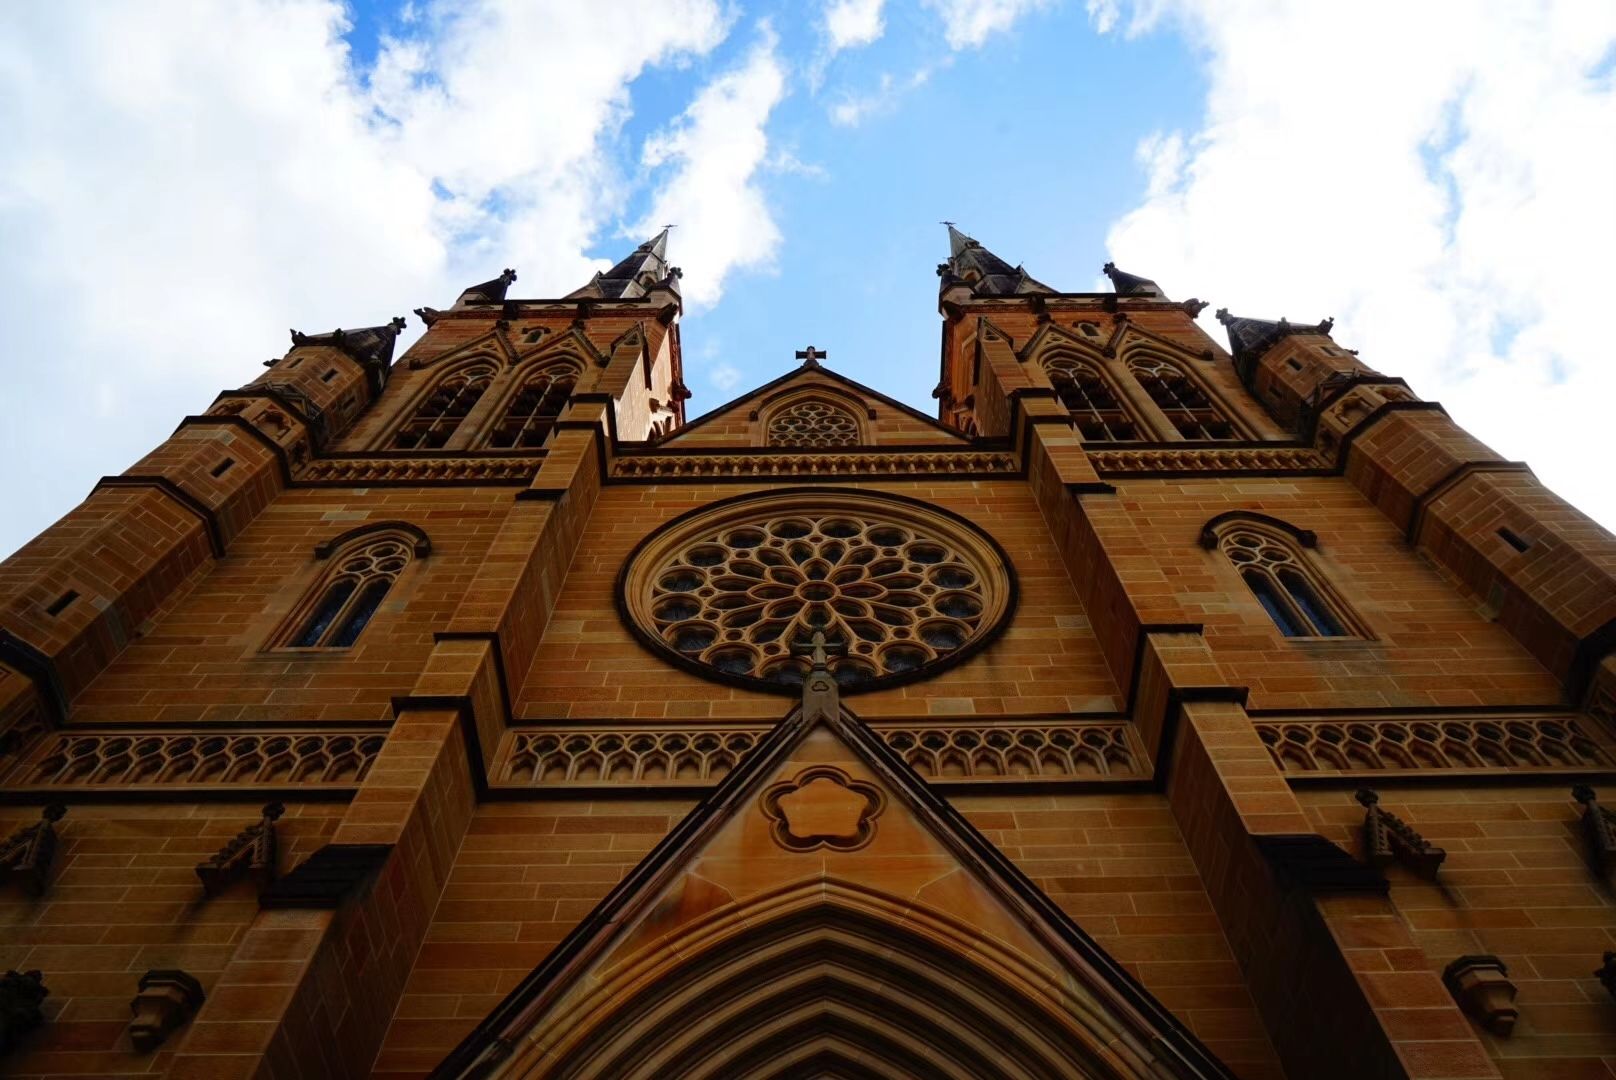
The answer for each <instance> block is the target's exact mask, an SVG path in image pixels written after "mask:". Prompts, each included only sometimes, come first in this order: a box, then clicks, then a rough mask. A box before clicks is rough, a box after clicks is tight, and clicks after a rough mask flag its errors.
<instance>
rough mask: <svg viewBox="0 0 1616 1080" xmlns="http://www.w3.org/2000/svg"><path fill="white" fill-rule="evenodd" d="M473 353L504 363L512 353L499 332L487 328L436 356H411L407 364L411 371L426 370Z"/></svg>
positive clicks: (464, 358)
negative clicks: (422, 357) (485, 330)
mask: <svg viewBox="0 0 1616 1080" xmlns="http://www.w3.org/2000/svg"><path fill="white" fill-rule="evenodd" d="M474 355H487V356H489V357H492V358H494V359H495V360H497V361H498V362H499V363H500V364H501V365H504V364H508V363H510V359H511V355H512V354H511V349H510V346H509V345H508V343H507V342H506V341H505V340H504V339H503V338H502V337H501V335H500V334H499V332H498V331H496V330H489V331H487V332H486V333H483V334H479V335H477V336H476V337H474V338H472V339H471V340H470V341H463V342H461V343H460V344H459V345H456V346H454V347H453V348H451V349H448V350H446V351H444V352H442V353H440V354H438V355H437V356H434V357H431V358H426V359H421V358H415V357H411V358H410V365H409V366H410V370H411V371H426V370H428V369H429V368H435V367H445V366H447V365H451V364H456V363H459V362H461V361H463V360H468V359H471V358H472V357H473V356H474Z"/></svg>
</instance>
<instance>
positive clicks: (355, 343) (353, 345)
mask: <svg viewBox="0 0 1616 1080" xmlns="http://www.w3.org/2000/svg"><path fill="white" fill-rule="evenodd" d="M405 325H406V324H405V322H404V318H403V316H395V317H394V318H393V319H392V320H391V321H389V322H388V323H386V324H385V325H383V326H367V327H365V328H364V329H362V330H333V331H331V332H330V333H328V334H305V333H303V332H302V331H301V330H293V331H292V347H293V348H296V347H298V346H300V345H329V346H331V347H333V348H337V349H341V350H342V351H343V352H345V353H347V354H348V355H349V356H351V357H353V358H354V360H355V361H356V362H357V363H358V364H359V365H360V366H361V367H364V368H365V369H366V370H367V372H368V373H369V374H370V376H371V378H372V380H373V381H374V383H375V385H376V388H377V390H378V392H379V391H380V389H381V386H382V384H383V383H385V382H386V381H387V373H388V371H389V370H391V368H392V366H393V343H394V342H396V341H397V340H398V333H399V331H400V330H403V329H404V327H405Z"/></svg>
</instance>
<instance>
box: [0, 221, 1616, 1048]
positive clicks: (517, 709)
mask: <svg viewBox="0 0 1616 1080" xmlns="http://www.w3.org/2000/svg"><path fill="white" fill-rule="evenodd" d="M949 242H950V248H949V256H948V259H947V261H946V262H945V263H943V265H942V266H940V267H939V268H938V273H939V275H940V278H941V286H940V303H939V309H940V313H941V316H942V326H941V331H942V333H941V338H942V341H941V359H940V371H939V381H938V383H937V386H936V389H935V390H934V391H933V394H932V396H933V397H934V398H935V400H936V402H937V409H936V415H935V416H929V415H925V414H923V413H921V412H918V411H916V410H915V409H913V408H911V407H909V406H907V405H904V404H902V403H900V402H898V401H896V400H893V399H891V398H889V397H886V396H885V395H883V394H880V393H878V392H876V391H874V390H872V389H870V388H869V387H867V386H865V385H863V384H862V383H860V382H859V381H857V380H856V379H854V378H852V377H849V374H844V373H841V372H838V371H836V370H834V369H833V368H832V367H831V366H829V363H830V359H833V358H827V357H826V356H825V355H824V354H823V353H821V352H819V351H818V350H817V349H815V348H812V347H809V348H805V349H803V350H802V351H800V352H798V353H797V358H798V360H800V361H801V362H800V364H798V365H796V366H794V367H792V368H791V369H790V370H788V371H787V372H786V373H785V374H783V375H782V376H780V377H779V378H777V379H775V380H774V381H773V382H770V383H768V384H767V385H765V386H761V387H759V388H757V389H755V390H753V391H751V392H750V393H747V394H745V395H743V396H741V397H739V398H737V399H736V400H734V401H732V402H730V403H728V404H726V405H722V406H720V407H718V408H716V409H713V410H712V411H709V412H707V413H705V414H704V415H701V416H699V417H692V416H687V407H686V406H687V400H688V399H689V398H690V396H691V395H690V392H689V391H688V390H687V389H686V387H685V383H684V375H683V366H682V360H681V347H680V326H679V318H680V313H681V301H680V292H679V271H678V270H677V268H675V267H672V266H670V265H669V264H668V262H667V252H666V246H667V234H666V233H663V234H662V235H661V236H658V237H656V238H655V239H653V240H651V241H649V242H647V243H646V244H643V245H641V246H640V247H639V248H638V249H637V250H635V251H634V252H633V253H632V254H631V255H629V257H628V258H626V259H624V260H623V261H622V262H621V263H619V264H618V265H617V266H615V267H613V268H612V269H611V270H610V271H608V272H605V273H602V274H597V275H596V276H595V278H594V279H593V280H592V281H590V282H589V283H588V284H586V285H584V286H583V287H582V288H580V289H578V290H576V291H575V292H573V293H571V294H569V295H567V296H565V297H561V298H557V299H520V298H518V296H517V294H516V292H515V290H514V288H513V286H514V283H515V281H516V274H515V273H514V272H513V271H506V272H505V273H504V274H502V275H500V276H499V277H497V278H495V279H493V280H491V281H489V282H486V283H484V284H481V285H477V286H474V287H472V288H470V289H467V290H466V291H465V292H464V293H463V294H462V295H461V296H460V298H459V300H458V301H457V302H456V303H455V304H454V305H453V306H452V307H449V308H447V309H445V310H434V309H431V308H421V309H418V311H417V314H418V315H419V317H420V318H421V320H422V321H423V322H424V323H425V324H426V327H427V329H426V332H425V334H424V336H423V337H421V338H420V340H419V341H417V342H416V343H415V344H414V345H413V346H412V347H410V348H409V349H408V350H407V351H406V352H404V353H403V355H401V356H399V357H397V358H396V359H395V357H394V355H393V354H394V343H395V339H396V338H397V336H398V333H399V331H400V330H401V329H402V328H403V326H404V322H403V320H401V319H395V320H394V321H393V322H392V323H389V324H387V325H382V326H376V327H371V328H369V329H363V330H346V331H343V330H338V331H333V332H329V333H318V334H302V333H296V332H294V333H293V335H292V347H291V349H290V350H289V351H288V352H287V353H286V354H285V355H284V356H283V357H281V358H280V359H277V360H274V361H271V362H270V363H269V364H268V365H267V370H265V371H264V372H263V374H261V375H260V376H259V377H258V378H256V379H254V380H253V381H251V382H249V383H247V384H246V385H245V386H242V387H241V388H240V389H236V390H228V391H226V392H224V393H222V394H220V395H219V396H218V398H217V399H216V401H215V402H214V403H213V405H212V406H211V407H210V408H208V409H207V410H206V411H205V412H204V413H202V414H200V415H195V416H188V417H185V418H184V419H183V420H182V421H181V422H180V423H179V426H178V428H177V429H176V430H175V432H174V434H173V435H172V436H171V437H170V438H169V439H168V440H167V441H165V442H164V443H163V444H162V445H161V446H159V447H158V448H157V449H156V450H154V451H153V452H152V453H151V454H149V455H148V456H147V457H145V458H144V459H142V460H141V461H140V462H138V463H137V464H136V465H135V466H134V467H133V468H131V469H129V470H128V471H127V472H125V473H123V474H122V475H120V476H109V477H107V478H105V479H104V480H102V481H101V482H100V483H99V484H97V485H96V487H95V489H94V490H93V491H92V492H91V493H90V495H89V496H88V497H87V498H86V499H85V500H84V502H82V503H81V504H80V505H79V506H78V507H77V508H75V509H74V510H73V511H72V512H70V513H69V514H68V515H67V516H66V517H64V518H63V519H62V520H61V521H59V522H57V523H56V524H55V525H53V526H52V527H51V528H49V529H48V530H46V531H45V532H44V533H43V534H41V535H40V536H39V537H38V538H37V539H35V540H34V541H33V542H31V543H30V544H28V545H27V546H25V547H24V548H23V549H22V550H20V551H19V552H18V553H17V554H16V555H14V556H12V557H11V558H10V559H9V560H7V561H5V562H4V563H3V564H0V795H3V802H0V971H4V972H5V974H4V976H3V979H0V1073H3V1074H5V1075H8V1076H18V1077H69V1076H71V1077H90V1076H95V1077H114V1076H116V1077H146V1078H153V1080H156V1078H164V1080H247V1078H262V1080H316V1078H341V1077H365V1076H370V1077H378V1078H389V1080H394V1078H400V1080H401V1078H405V1077H425V1076H431V1077H435V1078H443V1080H448V1078H468V1080H469V1078H481V1077H511V1078H517V1077H523V1078H540V1077H543V1078H557V1080H559V1078H584V1077H590V1078H599V1080H618V1078H636V1080H653V1078H655V1080H666V1078H678V1080H698V1078H703V1080H720V1078H723V1080H730V1078H748V1080H751V1078H757V1080H765V1078H772V1080H786V1078H804V1080H806V1078H813V1077H835V1078H845V1080H854V1078H882V1080H889V1078H908V1077H925V1078H932V1077H936V1078H946V1080H954V1078H958V1080H966V1078H970V1080H989V1078H1004V1080H1012V1078H1023V1077H1028V1078H1040V1080H1043V1078H1048V1080H1055V1078H1067V1077H1083V1078H1105V1080H1137V1078H1147V1077H1148V1078H1160V1080H1167V1078H1175V1080H1190V1078H1214V1077H1222V1078H1227V1077H1241V1078H1247V1080H1253V1078H1276V1077H1289V1078H1292V1080H1303V1078H1317V1077H1331V1078H1334V1077H1340V1078H1347V1077H1353V1078H1360V1077H1418V1078H1436V1077H1453V1078H1458V1077H1466V1078H1469V1077H1478V1078H1479V1077H1494V1078H1507V1080H1519V1078H1528V1077H1533V1078H1544V1080H1547V1078H1558V1080H1584V1078H1593V1077H1605V1078H1607V1080H1608V1078H1609V1077H1611V1076H1612V1075H1616V1073H1613V1071H1612V1070H1616V1001H1613V1000H1612V999H1611V995H1612V994H1613V993H1616V955H1613V954H1612V953H1611V952H1608V951H1607V950H1616V892H1613V891H1612V888H1611V885H1610V883H1609V878H1608V876H1607V874H1608V872H1610V871H1616V812H1613V811H1612V810H1607V809H1606V808H1605V806H1604V805H1603V804H1602V803H1601V802H1600V797H1601V795H1602V794H1604V793H1612V798H1613V802H1616V727H1613V723H1616V716H1613V713H1616V578H1613V576H1616V539H1613V538H1612V536H1611V535H1610V534H1609V533H1607V532H1605V531H1603V530H1602V529H1600V528H1599V527H1598V526H1596V525H1595V524H1593V523H1592V522H1591V521H1590V520H1589V519H1588V518H1586V517H1584V516H1583V515H1581V514H1579V513H1578V512H1577V511H1576V510H1575V509H1573V508H1572V507H1570V506H1568V505H1567V504H1565V503H1564V502H1562V501H1561V500H1560V499H1558V498H1557V497H1556V496H1555V495H1553V494H1552V493H1551V492H1549V491H1548V490H1546V489H1545V488H1544V487H1543V486H1542V485H1541V484H1540V483H1539V482H1538V481H1537V480H1536V479H1535V478H1534V476H1533V474H1532V473H1531V471H1530V470H1529V469H1528V468H1527V467H1526V466H1525V465H1523V464H1521V463H1518V462H1511V461H1506V460H1503V459H1502V458H1500V457H1499V455H1497V454H1496V453H1494V452H1492V451H1491V450H1489V449H1488V448H1487V447H1485V446H1484V445H1482V444H1481V443H1479V442H1478V441H1476V440H1475V439H1473V438H1471V437H1470V436H1469V435H1467V434H1466V433H1465V432H1464V431H1463V430H1462V429H1460V428H1459V427H1458V426H1457V425H1456V424H1455V423H1454V422H1453V421H1452V420H1451V419H1450V418H1449V417H1448V415H1447V414H1446V413H1445V412H1444V411H1443V409H1442V407H1441V406H1440V405H1439V404H1437V403H1435V402H1429V401H1423V400H1421V399H1420V398H1418V397H1417V396H1416V395H1415V394H1414V393H1413V392H1412V391H1411V390H1410V389H1409V387H1408V386H1406V385H1405V384H1404V382H1403V381H1402V380H1401V379H1399V378H1397V377H1396V376H1395V375H1394V374H1381V373H1380V372H1379V371H1378V370H1377V368H1378V367H1379V366H1380V365H1381V364H1383V363H1384V364H1388V365H1392V364H1395V358H1392V357H1365V358H1360V357H1359V356H1358V355H1357V354H1356V353H1355V352H1353V351H1352V350H1350V349H1348V348H1344V347H1342V346H1341V345H1338V344H1337V343H1336V342H1335V341H1334V340H1333V339H1332V337H1331V333H1330V331H1331V327H1330V323H1329V322H1328V321H1325V322H1321V323H1317V324H1301V323H1290V322H1286V321H1284V320H1280V321H1277V322H1276V321H1265V320H1259V319H1252V318H1242V317H1237V316H1233V315H1230V314H1228V313H1227V312H1221V311H1220V312H1218V313H1217V315H1218V319H1219V321H1220V322H1221V323H1222V324H1223V327H1224V330H1225V332H1226V334H1227V338H1228V348H1227V349H1225V348H1224V347H1223V346H1222V345H1221V344H1219V343H1218V342H1217V341H1214V340H1213V339H1212V338H1210V337H1208V336H1207V335H1206V334H1205V333H1204V332H1203V331H1202V330H1201V328H1200V327H1199V325H1198V324H1197V322H1196V320H1195V317H1196V315H1197V314H1198V313H1199V312H1200V310H1201V309H1202V308H1203V307H1204V306H1205V305H1204V304H1202V303H1201V302H1199V301H1196V300H1185V301H1175V300H1171V299H1169V298H1168V297H1166V296H1165V295H1163V293H1162V290H1161V289H1160V288H1158V287H1157V285H1156V284H1155V283H1154V282H1152V281H1150V280H1148V279H1145V278H1142V277H1139V276H1135V275H1133V274H1129V273H1126V272H1124V271H1122V270H1119V269H1117V268H1116V267H1114V266H1111V265H1109V264H1108V265H1107V266H1106V268H1105V269H1106V272H1107V274H1108V276H1109V278H1110V280H1111V282H1112V284H1113V286H1114V288H1113V290H1112V291H1109V292H1101V293H1081V292H1079V293H1069V292H1058V291H1056V290H1055V289H1054V288H1051V287H1050V286H1048V285H1045V284H1044V283H1042V282H1040V281H1039V280H1037V279H1035V278H1033V277H1032V276H1030V275H1029V274H1028V273H1027V272H1026V271H1025V270H1023V269H1021V268H1020V267H1015V266H1011V265H1009V264H1008V263H1007V262H1005V261H1004V260H1001V259H1000V258H998V257H996V256H995V255H994V254H992V253H991V252H990V251H988V250H987V249H986V248H985V247H983V246H982V245H981V244H979V243H978V242H977V241H975V240H973V239H971V238H970V237H968V236H965V235H964V234H962V233H959V232H957V231H955V230H954V229H953V228H952V227H950V229H949ZM793 344H795V343H793ZM851 374H854V375H856V374H857V373H856V372H854V373H851ZM917 389H918V388H917ZM49 449H50V448H49V447H40V448H39V452H40V453H41V454H48V453H49Z"/></svg>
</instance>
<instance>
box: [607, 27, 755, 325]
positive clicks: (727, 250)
mask: <svg viewBox="0 0 1616 1080" xmlns="http://www.w3.org/2000/svg"><path fill="white" fill-rule="evenodd" d="M777 43H778V42H777V40H776V38H775V35H774V32H773V31H772V30H771V29H769V27H768V26H767V25H765V26H764V27H763V28H762V30H761V32H760V40H759V41H758V42H757V44H756V45H754V46H753V47H752V49H751V50H750V51H749V52H748V54H747V56H746V58H745V59H744V60H743V61H742V62H741V64H740V65H739V66H737V67H735V68H733V69H731V70H729V71H726V72H724V73H723V74H721V75H719V76H717V77H716V78H714V79H713V80H712V81H711V82H709V83H708V84H707V85H706V86H704V87H702V89H701V90H700V91H698V92H697V94H696V97H695V100H693V101H692V102H691V103H690V107H689V108H687V109H686V110H685V111H684V114H683V115H681V116H680V117H679V118H678V119H677V120H676V121H674V122H673V123H672V124H671V125H669V126H668V128H667V129H666V130H664V131H662V132H660V133H658V134H657V135H655V136H653V137H652V138H650V139H647V140H646V144H645V150H644V155H643V157H644V163H645V165H646V166H648V167H649V168H652V169H661V168H671V170H672V175H671V176H669V177H668V178H667V179H666V181H662V182H659V184H658V190H657V192H656V195H655V197H654V198H653V200H652V205H651V210H650V212H649V213H648V214H646V216H645V217H644V219H643V220H642V223H641V225H640V226H639V228H638V230H637V231H638V232H642V233H644V232H649V231H650V230H652V229H654V228H656V227H657V225H658V223H662V222H672V223H674V224H677V225H678V226H679V227H680V233H679V253H678V260H677V261H678V263H679V265H680V266H681V267H682V268H683V270H684V279H683V282H682V284H683V287H684V296H685V300H686V302H687V303H688V304H690V305H691V306H692V307H695V308H698V309H699V308H702V307H711V306H712V305H713V304H716V303H717V302H718V299H719V297H720V296H721V295H723V286H724V277H725V276H726V275H727V274H729V273H730V272H731V271H732V270H734V269H736V268H738V267H749V268H766V267H768V266H770V265H771V264H772V261H773V259H774V254H775V251H776V249H777V248H778V247H779V244H780V230H779V228H778V227H777V226H776V225H775V223H774V218H773V216H772V215H771V214H770V212H769V208H768V205H767V203H766V202H765V201H764V198H763V192H762V190H761V189H760V188H759V187H758V185H757V176H758V173H759V171H760V170H762V169H763V168H764V167H765V166H766V165H767V164H768V162H769V155H768V151H769V140H768V135H767V133H766V132H765V130H764V126H765V124H766V123H767V122H768V119H769V114H770V113H771V112H772V111H773V110H774V107H775V106H776V105H778V104H779V103H780V100H781V98H783V97H784V96H785V84H786V79H785V70H784V68H783V67H782V66H781V64H780V61H779V59H778V57H777V56H776V55H775V46H776V45H777Z"/></svg>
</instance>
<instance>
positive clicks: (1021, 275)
mask: <svg viewBox="0 0 1616 1080" xmlns="http://www.w3.org/2000/svg"><path fill="white" fill-rule="evenodd" d="M937 276H938V277H940V278H942V288H944V289H947V288H949V287H950V286H953V285H966V286H969V287H970V289H971V291H972V293H973V294H974V295H976V296H1026V295H1028V294H1033V293H1043V294H1046V295H1053V294H1054V292H1055V290H1054V289H1051V288H1050V287H1049V286H1048V285H1045V284H1044V283H1043V282H1041V281H1039V280H1037V279H1036V278H1034V277H1033V276H1032V275H1030V274H1028V273H1027V271H1025V270H1023V269H1022V268H1021V267H1019V266H1011V265H1010V264H1009V263H1007V262H1005V261H1004V260H1003V259H1001V258H999V257H998V256H997V255H995V254H993V252H991V251H989V250H988V249H987V248H985V247H983V246H982V245H981V244H979V243H977V242H976V241H975V240H973V239H971V238H970V237H969V236H966V235H965V234H964V233H962V232H960V231H959V230H958V229H956V228H954V226H952V225H950V226H948V261H947V262H945V263H943V264H942V265H940V266H938V267H937Z"/></svg>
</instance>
